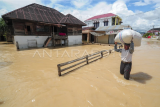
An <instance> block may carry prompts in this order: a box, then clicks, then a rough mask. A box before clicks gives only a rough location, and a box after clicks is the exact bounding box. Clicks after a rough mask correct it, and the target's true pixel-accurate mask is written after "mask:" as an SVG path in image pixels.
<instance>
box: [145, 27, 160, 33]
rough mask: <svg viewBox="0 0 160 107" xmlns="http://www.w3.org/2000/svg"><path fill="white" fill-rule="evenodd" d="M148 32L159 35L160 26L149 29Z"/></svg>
mask: <svg viewBox="0 0 160 107" xmlns="http://www.w3.org/2000/svg"><path fill="white" fill-rule="evenodd" d="M147 33H154V35H159V34H160V28H153V29H150V30H149V31H147Z"/></svg>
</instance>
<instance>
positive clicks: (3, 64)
mask: <svg viewBox="0 0 160 107" xmlns="http://www.w3.org/2000/svg"><path fill="white" fill-rule="evenodd" d="M12 63H13V62H0V69H1V68H4V67H7V66H10V65H11V64H12Z"/></svg>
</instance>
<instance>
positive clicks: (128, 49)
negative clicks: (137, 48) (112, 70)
mask: <svg viewBox="0 0 160 107" xmlns="http://www.w3.org/2000/svg"><path fill="white" fill-rule="evenodd" d="M114 50H115V51H117V52H121V65H120V74H122V75H124V78H125V79H126V80H129V77H130V72H131V68H132V54H133V52H134V43H133V41H132V40H131V43H130V44H127V43H124V49H117V42H115V46H114Z"/></svg>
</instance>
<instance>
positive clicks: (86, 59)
mask: <svg viewBox="0 0 160 107" xmlns="http://www.w3.org/2000/svg"><path fill="white" fill-rule="evenodd" d="M86 62H87V64H88V55H86Z"/></svg>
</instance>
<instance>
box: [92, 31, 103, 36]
mask: <svg viewBox="0 0 160 107" xmlns="http://www.w3.org/2000/svg"><path fill="white" fill-rule="evenodd" d="M90 33H91V34H92V35H94V36H103V35H105V33H97V32H90Z"/></svg>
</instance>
